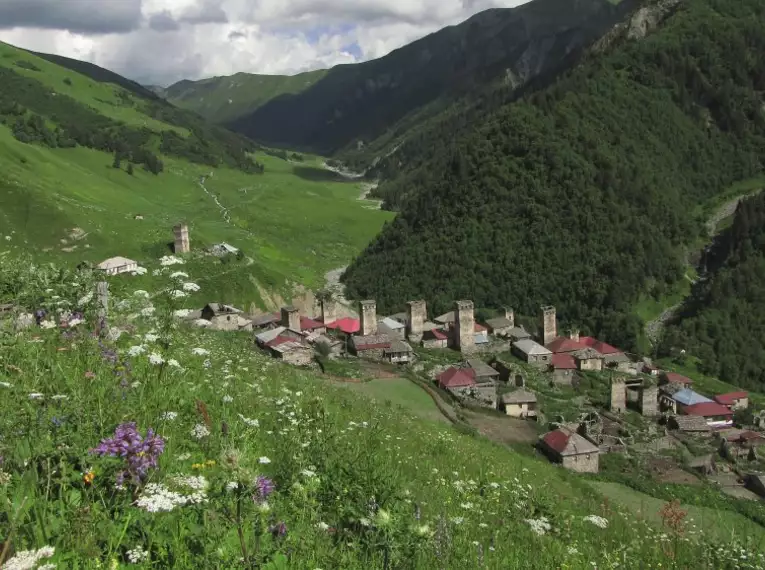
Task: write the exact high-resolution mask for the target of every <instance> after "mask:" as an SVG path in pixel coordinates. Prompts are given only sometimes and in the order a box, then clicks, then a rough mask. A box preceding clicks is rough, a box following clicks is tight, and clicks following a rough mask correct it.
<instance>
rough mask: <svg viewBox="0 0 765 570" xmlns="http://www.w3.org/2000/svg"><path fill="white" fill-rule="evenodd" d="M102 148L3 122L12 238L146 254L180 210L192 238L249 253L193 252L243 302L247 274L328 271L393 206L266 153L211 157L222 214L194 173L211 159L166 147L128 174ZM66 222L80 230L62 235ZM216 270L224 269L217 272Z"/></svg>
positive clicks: (92, 254) (0, 198) (273, 283)
mask: <svg viewBox="0 0 765 570" xmlns="http://www.w3.org/2000/svg"><path fill="white" fill-rule="evenodd" d="M111 160H112V157H111V156H109V155H107V154H105V153H102V152H98V151H94V150H91V149H86V148H82V147H78V148H74V149H56V150H51V149H49V148H44V147H39V146H33V145H27V144H23V143H21V142H19V141H17V140H15V139H14V138H13V137H12V136H11V134H10V131H9V130H8V129H6V128H5V127H0V169H2V172H3V178H2V180H0V205H1V207H0V221H1V222H2V227H3V230H2V231H3V232H4V235H9V236H10V237H11V238H12V239H11V241H10V242H9V243H11V244H16V245H18V246H20V247H21V248H23V249H30V250H34V251H36V252H38V253H39V254H40V255H41V256H43V257H44V258H47V259H60V260H62V261H64V260H65V261H68V262H69V263H70V264H76V263H78V262H80V261H81V260H83V259H85V260H90V261H93V262H99V261H101V260H103V259H105V258H107V257H111V256H114V255H124V256H127V257H130V258H133V259H136V261H138V262H139V263H145V262H146V261H148V260H149V259H152V258H154V259H156V258H158V257H161V256H163V255H168V254H170V253H171V252H170V250H169V249H168V247H167V244H168V243H170V242H172V239H173V235H172V226H173V225H174V224H176V223H177V222H178V221H180V220H186V221H187V222H188V223H189V227H190V232H191V243H192V248H193V249H197V250H198V249H200V248H202V247H205V246H206V245H211V244H213V243H218V242H220V241H226V242H228V243H231V244H232V245H235V246H236V247H238V248H240V249H241V250H242V251H243V252H244V253H245V255H246V256H248V257H250V258H252V259H253V263H252V265H249V266H242V267H237V266H236V265H232V266H231V267H226V268H223V269H220V268H218V267H217V265H216V266H212V265H211V264H213V263H215V262H213V261H211V260H209V259H208V260H207V261H197V262H196V263H199V264H204V265H205V266H207V267H208V268H209V269H210V272H209V275H210V276H209V279H210V280H211V282H214V283H216V284H217V288H216V291H217V292H218V293H219V294H220V295H221V297H222V298H223V299H224V300H226V301H228V302H232V303H234V302H236V303H243V304H246V305H245V306H247V305H249V303H250V302H253V301H255V302H258V299H257V296H256V295H255V291H256V288H255V287H254V285H253V283H252V281H251V280H252V279H255V280H257V281H258V283H260V284H261V285H263V286H264V287H265V288H266V289H281V288H283V286H284V284H285V283H286V281H292V282H297V283H301V284H304V285H307V286H318V285H321V284H322V278H323V275H324V273H325V272H326V271H328V270H330V269H332V268H335V267H338V266H340V265H343V264H344V263H347V262H348V261H349V260H350V259H351V258H352V257H353V255H354V254H355V253H356V252H357V251H359V250H360V249H361V248H362V247H363V246H364V244H365V243H367V242H368V241H369V240H370V239H371V238H372V237H373V236H374V235H375V233H376V232H377V231H378V230H379V228H380V227H381V226H382V224H383V222H384V221H385V220H387V219H390V218H391V217H392V215H391V214H389V213H386V212H380V211H376V210H371V209H368V208H365V207H364V205H363V203H362V202H360V201H358V200H357V198H358V196H359V188H358V185H357V184H353V183H348V182H341V181H333V180H331V179H324V180H322V179H320V178H315V177H313V176H314V175H316V174H321V173H322V172H321V171H320V170H319V166H318V162H314V161H309V162H307V163H306V164H304V165H294V164H291V163H288V162H285V161H283V160H280V159H276V158H272V157H268V156H264V157H262V158H261V159H260V160H261V161H262V162H263V163H264V164H265V166H266V173H265V174H263V175H248V174H245V173H243V172H240V171H237V170H233V169H228V168H219V169H216V170H215V173H214V175H213V177H212V178H210V179H208V180H207V182H206V183H205V186H206V188H207V189H208V191H209V192H211V193H213V194H215V195H216V196H217V197H218V201H219V202H220V204H222V205H223V206H224V207H225V208H227V209H228V211H229V214H230V219H231V222H230V223H226V221H225V220H224V218H223V213H222V211H221V209H220V208H219V207H218V206H217V205H216V203H215V202H214V200H213V198H212V197H211V196H209V195H208V194H206V193H205V192H204V191H203V190H202V188H201V186H200V185H199V183H198V180H199V176H200V175H201V174H207V173H209V171H210V168H209V167H204V166H201V165H195V164H191V163H188V162H185V161H181V160H176V159H168V158H165V159H164V160H165V172H163V173H162V174H161V175H160V176H154V175H152V174H149V173H147V172H145V171H143V170H142V169H140V168H136V169H135V172H134V174H133V176H130V175H128V174H127V173H126V172H125V171H124V167H123V169H114V168H112V167H111ZM297 173H299V174H300V175H298V174H297ZM309 177H310V178H309ZM136 215H141V216H143V219H142V220H136V219H134V218H135V216H136ZM72 228H81V229H82V230H83V231H84V232H85V233H86V234H87V236H86V237H85V238H83V239H82V240H75V241H72V240H69V242H68V243H66V244H64V243H61V242H60V240H61V239H68V235H69V233H70V231H71V229H72ZM13 232H15V233H13ZM86 244H87V245H89V248H87V249H86V248H85V245H86ZM73 246H76V249H75V250H74V251H71V252H66V251H64V248H70V247H73ZM224 270H225V271H229V270H233V271H232V272H231V273H228V274H227V275H226V276H225V277H221V278H220V279H217V278H216V275H215V273H217V272H219V271H221V272H222V271H224ZM232 273H233V274H232ZM202 299H203V298H200V300H202Z"/></svg>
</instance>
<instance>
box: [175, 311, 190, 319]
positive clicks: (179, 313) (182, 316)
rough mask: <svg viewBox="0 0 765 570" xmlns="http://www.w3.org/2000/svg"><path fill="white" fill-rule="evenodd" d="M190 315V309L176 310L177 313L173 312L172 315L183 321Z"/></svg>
mask: <svg viewBox="0 0 765 570" xmlns="http://www.w3.org/2000/svg"><path fill="white" fill-rule="evenodd" d="M190 314H191V309H178V310H177V311H173V315H174V316H176V317H178V318H179V319H185V318H186V317H188V316H189V315H190Z"/></svg>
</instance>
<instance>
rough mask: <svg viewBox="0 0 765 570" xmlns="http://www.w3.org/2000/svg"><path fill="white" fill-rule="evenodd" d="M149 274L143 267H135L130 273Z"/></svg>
mask: <svg viewBox="0 0 765 570" xmlns="http://www.w3.org/2000/svg"><path fill="white" fill-rule="evenodd" d="M148 272H149V270H148V269H146V268H145V267H136V268H135V269H134V270H133V271H132V272H131V273H132V274H133V275H146V274H147V273H148Z"/></svg>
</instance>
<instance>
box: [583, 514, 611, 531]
mask: <svg viewBox="0 0 765 570" xmlns="http://www.w3.org/2000/svg"><path fill="white" fill-rule="evenodd" d="M582 520H584V521H586V522H589V523H592V524H594V525H595V526H597V527H600V528H608V519H604V518H603V517H599V516H598V515H587V516H586V517H584V518H583V519H582Z"/></svg>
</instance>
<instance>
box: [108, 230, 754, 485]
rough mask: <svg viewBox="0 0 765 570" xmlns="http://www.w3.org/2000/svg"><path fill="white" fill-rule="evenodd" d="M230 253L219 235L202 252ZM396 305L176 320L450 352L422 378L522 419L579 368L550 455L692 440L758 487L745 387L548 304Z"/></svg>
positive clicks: (374, 357)
mask: <svg viewBox="0 0 765 570" xmlns="http://www.w3.org/2000/svg"><path fill="white" fill-rule="evenodd" d="M174 235H175V253H177V254H184V253H188V252H189V251H190V244H189V232H188V227H187V226H186V225H184V224H179V225H177V226H175V227H174ZM223 246H225V247H223ZM236 251H238V250H236V248H234V247H232V246H229V245H228V244H222V245H221V246H220V247H217V248H216V250H215V251H209V252H208V253H210V254H213V255H227V254H230V253H232V252H236ZM114 259H116V260H117V261H114V260H107V261H106V262H104V263H102V264H101V265H99V266H98V267H99V269H101V270H102V271H103V272H104V273H105V274H107V275H114V274H118V273H125V272H134V271H136V267H137V263H136V262H134V261H132V260H123V258H114ZM117 266H118V268H116V269H115V267H117ZM406 307H407V310H406V311H405V312H401V313H396V314H392V315H388V316H379V315H378V314H377V306H376V303H375V301H374V300H363V301H360V302H359V303H358V308H357V311H351V310H349V309H348V307H346V306H345V305H344V304H343V303H340V302H338V300H336V299H335V298H334V297H332V296H331V295H329V296H327V298H323V299H321V300H317V301H316V302H315V311H314V313H315V316H309V315H305V314H301V312H300V311H299V310H298V309H297V308H296V307H293V306H284V307H282V308H281V310H280V311H278V312H273V313H264V314H259V315H249V314H246V313H245V312H244V311H243V310H241V309H238V308H236V307H233V306H230V305H227V304H223V303H219V302H211V303H208V304H207V305H206V306H205V307H203V308H202V309H200V310H197V311H190V312H188V314H186V315H185V316H184V319H185V320H186V321H187V322H189V323H193V324H194V325H195V326H200V327H205V328H209V329H211V330H219V331H246V332H249V333H251V334H253V336H254V343H255V345H256V346H257V347H258V348H259V349H260V350H262V351H264V352H266V353H268V354H269V355H271V356H272V357H273V358H275V359H278V360H280V361H282V362H284V363H285V364H289V365H294V366H311V365H313V364H314V363H315V361H316V359H315V355H316V354H317V353H318V354H322V355H324V356H325V357H327V358H329V359H347V358H351V359H363V360H365V361H369V362H378V363H386V364H389V365H398V366H408V367H409V368H410V369H416V368H417V366H416V364H417V362H418V359H419V357H418V353H419V352H420V351H421V350H425V351H433V350H436V351H439V350H440V351H445V352H448V353H450V354H454V353H459V354H461V355H462V361H461V362H460V363H458V364H454V365H451V366H447V367H443V366H441V367H436V368H435V369H434V370H433V371H432V372H431V374H430V376H428V378H427V380H428V382H429V383H431V384H432V385H433V387H434V388H437V389H438V390H440V391H442V392H443V393H448V394H449V395H450V396H451V397H453V398H454V399H455V400H456V401H459V402H460V403H461V404H462V405H467V406H473V407H480V408H483V409H489V410H496V411H499V412H504V414H505V415H506V416H508V417H510V418H515V419H519V420H525V421H532V422H536V421H540V420H543V419H544V417H545V414H544V411H543V407H542V406H541V405H540V401H539V400H540V398H539V394H538V391H539V388H540V386H542V385H544V384H547V386H549V387H552V388H553V389H556V388H557V389H566V388H569V389H576V387H577V386H578V384H579V383H580V381H581V379H582V377H583V376H586V375H595V377H596V378H597V380H596V381H597V382H599V383H600V384H601V385H603V384H607V385H608V392H609V399H608V402H605V403H604V404H605V405H603V406H601V407H600V408H598V406H591V407H590V408H587V407H586V406H579V407H578V409H576V408H575V409H574V410H573V412H577V411H578V416H577V417H575V418H569V421H567V420H566V419H565V418H564V417H563V416H561V415H557V416H556V417H554V418H549V419H547V421H546V422H545V423H544V425H546V426H548V427H549V429H550V431H548V432H546V433H544V435H542V436H541V437H540V438H539V440H538V441H537V444H536V447H537V449H538V450H539V451H540V452H541V453H543V454H544V455H545V456H546V457H548V458H549V460H550V461H552V462H554V463H558V464H561V465H562V466H563V467H564V468H566V469H570V470H573V471H577V472H588V473H597V472H598V470H599V460H600V457H601V456H602V455H604V454H608V453H627V454H629V453H640V452H641V451H647V452H649V453H657V452H658V453H660V452H661V451H662V450H668V449H669V450H671V449H673V448H676V447H678V446H681V445H683V443H684V442H693V445H692V447H693V448H694V449H698V450H701V451H704V453H700V454H699V455H698V456H695V457H693V458H692V459H691V460H690V461H689V462H688V467H690V468H691V469H693V470H694V471H697V472H698V473H699V474H700V475H702V476H705V477H709V478H710V479H711V480H713V481H716V482H717V483H719V484H720V485H721V486H723V488H724V489H726V490H727V491H729V492H730V493H731V494H734V495H736V496H747V497H749V498H753V497H754V496H756V495H759V496H762V497H765V474H763V471H762V469H764V468H765V463H764V462H763V460H764V459H765V456H763V453H762V450H765V411H761V412H760V413H759V415H756V414H752V416H751V417H752V420H751V425H740V427H734V423H735V422H734V414H735V413H736V412H737V411H739V410H746V409H747V408H748V407H749V395H748V393H747V392H744V391H734V392H729V393H718V394H709V395H704V394H702V393H700V392H697V391H696V390H694V388H693V384H694V382H693V380H691V379H690V378H687V377H685V376H682V375H680V374H677V373H675V372H671V371H665V370H661V369H660V368H659V367H657V366H655V365H654V364H653V363H652V362H651V360H650V359H647V358H641V357H639V356H637V355H632V354H627V353H626V352H624V351H623V350H620V349H619V348H617V347H614V346H611V345H610V344H608V343H606V342H604V341H602V340H600V339H597V338H594V337H590V336H582V335H580V334H579V332H578V331H577V330H570V331H568V332H567V334H564V335H560V334H559V332H558V323H557V314H556V310H555V307H552V306H543V307H541V308H540V314H539V324H540V327H539V330H540V331H541V332H540V333H539V334H538V335H533V334H531V333H530V332H528V331H527V330H526V329H525V328H523V327H522V326H517V324H516V322H515V314H514V311H513V310H512V309H510V308H505V309H503V310H502V311H501V315H500V316H498V317H495V318H490V319H486V321H485V322H483V323H479V322H477V321H476V318H475V308H474V304H473V302H472V301H470V300H458V301H455V304H454V310H452V311H449V312H447V313H445V314H442V315H439V316H436V317H433V318H432V320H430V319H429V317H428V311H427V303H426V301H425V300H412V301H409V302H407V303H406ZM356 315H357V316H356ZM497 355H500V356H497ZM531 373H534V374H535V375H536V376H538V377H539V378H542V379H543V380H542V384H537V390H535V389H534V388H533V387H532V386H531V385H530V382H529V381H528V379H529V377H530V375H531ZM627 413H637V414H639V415H640V416H642V417H643V418H645V420H646V421H647V422H648V423H647V424H645V430H644V432H643V433H639V432H638V433H636V430H635V426H633V425H630V424H629V423H628V422H626V421H625V419H624V417H625V414H627ZM638 440H641V441H640V442H639V443H638Z"/></svg>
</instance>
